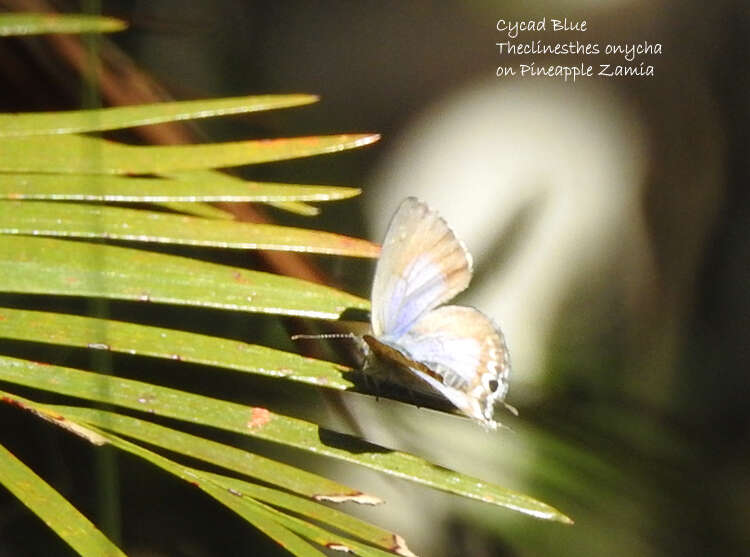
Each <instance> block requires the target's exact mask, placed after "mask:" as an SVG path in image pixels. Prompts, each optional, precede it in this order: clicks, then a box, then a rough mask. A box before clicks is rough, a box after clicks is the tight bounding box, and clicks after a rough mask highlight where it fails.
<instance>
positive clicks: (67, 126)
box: [0, 18, 318, 137]
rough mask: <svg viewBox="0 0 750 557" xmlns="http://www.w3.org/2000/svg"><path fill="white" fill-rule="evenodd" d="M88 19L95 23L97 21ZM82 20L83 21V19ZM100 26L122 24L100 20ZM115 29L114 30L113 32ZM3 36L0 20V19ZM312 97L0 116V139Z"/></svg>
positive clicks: (237, 110) (209, 114) (208, 114)
mask: <svg viewBox="0 0 750 557" xmlns="http://www.w3.org/2000/svg"><path fill="white" fill-rule="evenodd" d="M88 19H91V21H92V23H96V22H97V21H99V20H97V19H93V18H88ZM84 21H85V20H84ZM101 21H102V23H108V22H112V23H121V22H117V21H116V20H112V19H106V18H101ZM113 30H116V29H113ZM0 35H2V18H0ZM317 100H318V97H317V96H315V95H261V96H250V97H228V98H221V99H201V100H196V101H177V102H164V103H155V104H143V105H136V106H117V107H110V108H99V109H93V110H68V111H58V112H30V113H17V114H0V137H14V136H15V137H18V136H25V135H37V134H40V135H41V134H65V133H82V132H93V131H104V130H117V129H122V128H129V127H133V126H146V125H151V124H161V123H164V122H174V121H184V120H195V119H198V118H213V117H216V116H227V115H230V114H244V113H247V112H259V111H262V110H272V109H276V108H287V107H291V106H300V105H304V104H310V103H314V102H317Z"/></svg>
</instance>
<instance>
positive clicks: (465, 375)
mask: <svg viewBox="0 0 750 557" xmlns="http://www.w3.org/2000/svg"><path fill="white" fill-rule="evenodd" d="M471 267H472V261H471V255H470V254H469V252H468V251H467V250H466V248H465V247H464V245H463V244H462V243H461V241H459V240H458V239H457V238H456V236H455V234H454V233H453V231H452V230H451V229H450V228H449V227H448V225H447V223H446V222H445V221H444V220H443V219H442V218H441V217H440V216H439V215H438V214H437V213H436V212H434V211H432V210H430V208H429V207H427V205H425V204H424V203H422V202H421V201H419V200H417V199H415V198H413V197H409V198H407V199H405V200H404V201H403V202H402V203H401V206H400V207H399V208H398V210H397V211H396V213H395V214H394V215H393V218H392V219H391V223H390V225H389V226H388V232H387V233H386V235H385V240H384V241H383V249H382V252H381V255H380V259H379V260H378V263H377V267H376V269H375V279H374V282H373V286H372V312H371V325H372V334H371V335H369V334H368V335H364V337H363V340H364V341H365V343H366V360H365V372H366V373H369V374H372V375H373V376H376V377H379V378H382V379H385V380H387V381H391V382H395V383H398V384H401V385H404V386H406V387H407V388H410V389H413V390H415V391H418V392H422V393H427V394H431V395H434V394H436V393H437V394H438V395H440V396H442V397H444V398H445V399H447V400H448V401H450V403H451V404H453V405H454V406H455V407H456V408H458V409H459V410H460V411H461V412H463V413H464V414H466V415H467V416H469V417H471V418H474V419H475V420H478V421H479V422H480V423H481V424H482V425H483V426H485V427H486V428H489V429H495V428H496V427H497V423H496V422H495V421H494V420H493V419H492V418H493V413H494V404H495V401H498V400H499V401H502V400H503V398H504V397H505V395H506V393H507V392H508V376H509V374H510V357H509V354H508V349H507V347H506V345H505V339H504V337H503V333H502V332H501V331H500V329H499V328H498V327H497V326H496V325H495V324H494V323H493V322H492V320H490V319H489V318H488V317H487V316H485V315H484V314H483V313H481V312H480V311H479V310H477V309H474V308H472V307H465V306H444V305H442V304H444V303H446V302H448V301H449V300H451V299H452V298H453V297H454V296H456V295H457V294H458V293H459V292H461V291H462V290H464V289H465V288H466V287H467V286H468V285H469V282H470V280H471V274H472V270H471Z"/></svg>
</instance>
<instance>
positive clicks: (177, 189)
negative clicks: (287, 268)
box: [0, 171, 361, 204]
mask: <svg viewBox="0 0 750 557" xmlns="http://www.w3.org/2000/svg"><path fill="white" fill-rule="evenodd" d="M191 175H194V176H191ZM360 191H361V190H359V189H358V188H347V187H337V186H313V185H298V184H274V183H268V182H248V181H245V180H242V179H240V178H237V177H235V176H230V175H228V174H223V173H221V172H210V171H195V172H190V173H184V174H183V177H176V176H175V177H174V178H132V177H123V176H107V175H90V174H89V175H75V174H61V175H52V174H3V175H2V176H0V199H32V200H41V201H113V202H127V203H155V202H165V201H187V202H195V201H207V202H217V201H224V202H239V201H256V202H287V201H333V200H336V199H347V198H349V197H354V196H355V195H359V193H360ZM191 204H194V203H191Z"/></svg>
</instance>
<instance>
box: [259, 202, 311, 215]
mask: <svg viewBox="0 0 750 557" xmlns="http://www.w3.org/2000/svg"><path fill="white" fill-rule="evenodd" d="M269 205H270V206H271V207H276V208H277V209H281V210H282V211H289V212H290V213H294V214H295V215H303V216H305V217H314V216H316V215H319V214H320V209H318V208H317V207H315V206H314V205H309V204H307V203H300V202H298V201H280V202H277V201H272V202H270V203H269Z"/></svg>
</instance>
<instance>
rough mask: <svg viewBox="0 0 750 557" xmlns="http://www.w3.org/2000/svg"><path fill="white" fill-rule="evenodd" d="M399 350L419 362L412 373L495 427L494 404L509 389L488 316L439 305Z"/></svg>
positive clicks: (503, 350)
mask: <svg viewBox="0 0 750 557" xmlns="http://www.w3.org/2000/svg"><path fill="white" fill-rule="evenodd" d="M398 348H400V349H401V350H402V352H403V353H404V354H405V355H406V356H407V357H409V358H411V359H412V360H414V361H415V362H418V363H419V364H420V366H415V367H414V369H412V372H413V373H415V374H417V375H418V376H420V377H421V378H422V379H423V380H424V381H425V382H427V383H428V384H430V385H431V386H432V387H433V388H434V389H436V390H437V391H439V392H440V393H442V394H443V396H445V397H446V398H447V399H448V400H450V402H451V403H453V405H454V406H456V407H457V408H458V409H459V410H461V411H463V412H464V413H465V414H467V415H468V416H471V417H472V418H475V419H477V420H479V421H480V422H482V423H484V424H485V425H486V426H488V427H494V422H493V421H492V414H493V408H494V403H495V400H497V399H500V400H502V398H503V397H504V396H505V393H506V392H507V390H508V376H509V374H510V358H509V354H508V349H507V347H506V345H505V338H504V337H503V334H502V332H501V331H500V329H499V328H498V327H497V326H496V325H495V324H494V323H493V322H492V320H490V319H489V318H488V317H487V316H485V315H484V314H483V313H482V312H480V311H479V310H477V309H474V308H472V307H465V306H443V307H440V308H438V309H436V310H433V311H430V312H429V313H427V314H425V315H424V316H423V317H421V318H420V319H419V320H418V321H417V322H416V323H415V324H414V326H413V327H412V328H411V329H410V330H409V331H408V332H407V333H406V334H405V335H404V336H403V337H401V339H400V341H399V343H398ZM422 366H424V367H426V368H428V369H429V370H430V371H431V372H432V374H429V373H428V374H425V373H424V371H423V370H422V369H421V368H422ZM435 376H438V378H439V379H436V378H435Z"/></svg>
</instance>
